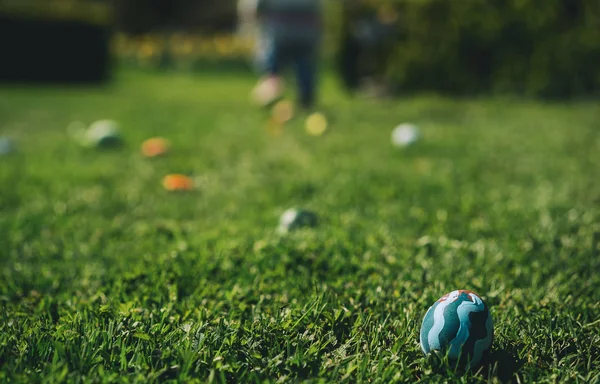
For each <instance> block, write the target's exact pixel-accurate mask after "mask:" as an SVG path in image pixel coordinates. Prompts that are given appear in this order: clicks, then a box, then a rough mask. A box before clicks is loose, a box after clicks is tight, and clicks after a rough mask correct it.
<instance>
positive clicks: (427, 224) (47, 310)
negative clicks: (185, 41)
mask: <svg viewBox="0 0 600 384" xmlns="http://www.w3.org/2000/svg"><path fill="white" fill-rule="evenodd" d="M253 81H254V79H253V78H252V77H251V76H244V75H235V74H229V75H222V76H220V77H216V75H214V74H212V75H195V76H186V75H176V74H170V75H162V76H158V75H151V74H147V73H146V74H145V73H141V72H131V71H129V72H128V71H125V72H120V73H119V75H118V77H117V79H116V81H115V82H114V83H113V84H112V85H110V86H108V87H105V88H95V89H88V88H77V87H73V88H61V89H56V88H36V87H7V86H4V87H2V88H0V129H2V134H5V135H9V136H12V137H14V138H16V139H17V140H18V145H19V149H20V151H19V153H17V154H15V155H12V156H9V157H3V158H0V209H1V215H0V234H1V235H0V381H2V382H63V381H68V382H115V381H117V382H120V381H123V382H134V381H139V382H155V381H166V380H173V381H186V382H188V381H198V382H205V381H215V382H222V381H229V382H263V381H272V382H275V381H280V382H290V381H292V382H293V381H302V380H309V381H313V382H348V383H357V382H381V383H387V382H392V381H396V382H427V383H430V382H447V381H451V382H454V381H456V382H486V381H506V380H512V381H514V382H516V381H517V380H520V381H521V382H600V321H599V319H600V276H599V272H600V255H599V252H600V248H599V243H600V204H599V203H600V130H599V125H598V124H599V122H600V107H599V106H598V104H597V103H594V102H580V103H571V104H542V103H538V102H533V101H525V100H510V99H502V100H500V99H494V100H491V99H468V100H452V99H447V98H439V97H434V96H419V97H415V98H405V99H400V100H395V101H382V102H375V101H365V100H349V99H347V98H345V97H344V96H343V95H342V94H341V93H340V92H339V90H337V89H336V87H335V85H334V84H333V82H332V81H331V80H330V79H329V80H327V81H326V84H325V89H324V96H323V99H324V106H325V109H326V110H327V112H328V113H329V114H330V116H332V120H333V127H332V129H331V131H330V132H329V133H328V134H327V135H325V136H323V137H321V138H314V137H310V136H308V135H306V134H305V133H304V131H303V129H302V120H301V119H297V120H295V121H293V122H292V123H291V124H290V125H289V126H288V127H287V128H286V130H285V132H284V134H283V135H281V136H279V137H273V136H270V135H268V134H266V133H265V129H264V120H265V114H264V113H262V112H260V111H257V110H256V109H254V108H253V107H252V106H251V105H250V104H249V103H248V93H249V90H250V88H251V86H252V84H253ZM104 118H111V119H115V120H117V121H118V122H119V123H120V124H121V127H122V131H123V135H124V137H125V140H126V146H125V147H124V148H123V149H121V150H117V151H109V152H97V151H93V150H86V149H82V148H80V147H78V146H77V145H75V144H74V143H73V142H72V141H71V140H70V139H69V138H68V136H67V134H66V127H67V125H68V124H69V122H71V121H73V120H81V121H84V122H86V123H89V122H91V121H93V120H96V119H104ZM404 121H411V122H414V123H416V124H418V125H419V126H421V128H422V131H423V140H422V141H421V142H419V143H418V144H417V145H415V146H414V147H410V148H407V149H405V150H399V149H394V148H392V147H391V145H390V140H389V137H390V132H391V129H392V128H393V127H394V126H395V125H397V124H399V123H401V122H404ZM154 135H161V136H165V137H167V138H169V139H170V140H171V141H172V143H173V146H174V149H173V152H172V154H171V155H169V156H168V157H164V158H160V159H154V160H148V159H144V158H142V157H141V155H140V154H139V144H140V143H141V141H142V140H144V139H146V138H148V137H151V136H154ZM172 172H182V173H190V174H193V175H194V176H196V177H197V178H198V181H199V187H198V190H197V191H194V192H190V193H184V194H170V193H168V192H166V191H164V190H163V189H162V187H161V184H160V181H161V178H162V177H163V176H164V175H165V174H167V173H172ZM293 206H297V207H305V208H308V209H312V210H314V211H316V212H318V213H319V215H320V219H321V224H320V226H319V227H318V228H316V229H314V230H313V229H306V230H301V231H298V232H293V233H290V234H288V235H286V236H280V235H278V234H277V233H276V231H275V228H276V226H277V222H278V217H279V215H280V214H281V213H282V212H283V211H284V210H285V209H287V208H289V207H293ZM454 289H471V290H474V291H476V292H478V293H479V294H480V295H481V296H482V297H483V298H484V300H486V302H487V303H488V305H489V306H490V308H491V312H492V315H493V317H494V321H495V341H494V349H493V354H492V356H491V358H490V362H489V364H487V365H485V366H483V367H482V368H481V369H480V370H479V371H478V372H470V373H466V374H464V373H458V372H452V371H451V370H450V369H449V368H448V367H447V366H446V367H442V368H441V369H437V368H436V366H434V365H432V364H431V363H429V362H427V361H426V359H425V358H424V356H423V355H422V353H421V351H420V348H419V345H418V332H419V327H420V323H421V320H422V318H423V316H424V314H425V311H426V310H427V308H428V307H429V306H430V305H431V304H433V303H434V301H435V300H436V299H438V298H439V297H440V296H442V295H443V294H445V293H447V292H449V291H451V290H454Z"/></svg>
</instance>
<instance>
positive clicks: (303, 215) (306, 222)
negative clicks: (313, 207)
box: [278, 208, 318, 233]
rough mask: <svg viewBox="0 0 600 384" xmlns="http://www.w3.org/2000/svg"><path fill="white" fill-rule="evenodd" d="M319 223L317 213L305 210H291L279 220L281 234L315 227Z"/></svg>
mask: <svg viewBox="0 0 600 384" xmlns="http://www.w3.org/2000/svg"><path fill="white" fill-rule="evenodd" d="M317 222H318V217H317V215H316V213H314V212H311V211H307V210H304V209H295V208H290V209H288V210H286V211H285V212H284V213H283V214H282V215H281V217H280V219H279V228H278V231H279V232H280V233H286V232H289V231H292V230H295V229H298V228H302V227H315V226H316V225H317Z"/></svg>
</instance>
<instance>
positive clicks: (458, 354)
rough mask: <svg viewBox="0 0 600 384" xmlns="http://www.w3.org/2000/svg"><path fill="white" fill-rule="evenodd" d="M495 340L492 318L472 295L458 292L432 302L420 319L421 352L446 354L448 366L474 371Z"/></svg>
mask: <svg viewBox="0 0 600 384" xmlns="http://www.w3.org/2000/svg"><path fill="white" fill-rule="evenodd" d="M493 338H494V326H493V321H492V315H491V314H490V311H489V309H488V307H487V305H486V304H485V302H484V301H483V300H482V299H481V297H479V296H478V295H477V294H475V293H473V292H471V291H465V290H457V291H452V292H450V293H448V294H447V295H444V296H443V297H442V298H441V299H439V300H438V301H436V302H435V304H433V305H432V306H431V307H430V308H429V310H428V311H427V313H426V314H425V318H423V323H422V325H421V335H420V342H421V349H422V350H423V352H424V353H425V354H429V353H431V352H434V351H437V352H441V353H442V354H447V356H448V359H449V360H450V361H451V362H460V363H461V364H462V363H466V364H467V366H469V367H471V368H473V367H475V366H477V365H478V364H479V363H480V362H481V360H482V358H483V357H484V356H485V355H486V354H487V353H488V352H489V350H490V348H491V346H492V341H493Z"/></svg>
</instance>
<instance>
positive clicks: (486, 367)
mask: <svg viewBox="0 0 600 384" xmlns="http://www.w3.org/2000/svg"><path fill="white" fill-rule="evenodd" d="M517 347H518V346H517V345H514V346H513V348H510V349H498V350H495V351H493V352H492V353H491V354H490V355H489V356H488V358H487V359H486V361H484V363H483V365H482V367H481V370H480V372H481V373H482V374H483V375H485V374H487V376H488V379H492V378H496V379H498V380H499V381H500V382H501V383H512V382H518V381H519V380H517V378H518V372H519V370H520V369H521V368H522V367H523V365H525V360H524V359H521V358H519V356H518V355H517V353H516V349H517Z"/></svg>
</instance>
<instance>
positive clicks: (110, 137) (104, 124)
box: [83, 120, 122, 148]
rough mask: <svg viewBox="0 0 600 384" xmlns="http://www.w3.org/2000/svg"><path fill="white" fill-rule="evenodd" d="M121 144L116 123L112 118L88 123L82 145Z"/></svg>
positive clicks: (103, 146)
mask: <svg viewBox="0 0 600 384" xmlns="http://www.w3.org/2000/svg"><path fill="white" fill-rule="evenodd" d="M121 144H122V140H121V135H120V134H119V128H118V124H117V123H116V122H115V121H112V120H98V121H95V122H93V123H92V124H90V127H89V128H88V129H87V131H86V132H85V135H84V137H83V145H85V146H88V147H96V148H112V147H117V146H120V145H121Z"/></svg>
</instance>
